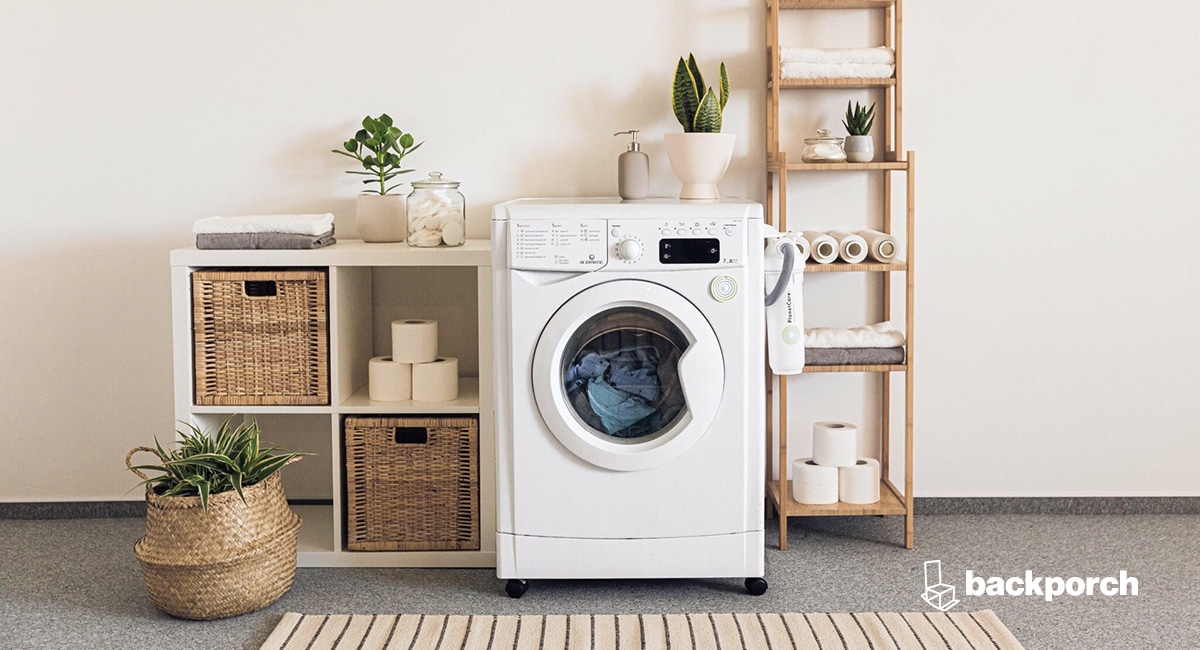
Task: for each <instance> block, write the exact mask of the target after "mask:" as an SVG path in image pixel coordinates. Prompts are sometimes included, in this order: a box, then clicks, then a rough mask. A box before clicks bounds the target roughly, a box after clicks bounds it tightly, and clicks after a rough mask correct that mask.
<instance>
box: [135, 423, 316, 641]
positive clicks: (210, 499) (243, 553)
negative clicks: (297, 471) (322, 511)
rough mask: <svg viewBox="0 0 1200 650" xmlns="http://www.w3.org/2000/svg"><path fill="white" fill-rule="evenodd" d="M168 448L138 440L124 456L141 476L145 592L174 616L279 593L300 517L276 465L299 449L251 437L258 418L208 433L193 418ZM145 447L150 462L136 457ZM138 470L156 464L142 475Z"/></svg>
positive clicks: (193, 615)
mask: <svg viewBox="0 0 1200 650" xmlns="http://www.w3.org/2000/svg"><path fill="white" fill-rule="evenodd" d="M188 426H189V429H188V430H186V431H180V432H178V433H179V440H178V443H177V446H176V448H175V449H171V450H169V451H168V450H167V449H164V448H163V446H162V445H160V444H159V443H158V440H157V439H156V440H155V441H154V447H137V448H135V449H134V450H132V451H130V452H129V455H128V456H126V457H125V464H126V465H127V466H128V467H129V469H130V471H132V472H133V473H135V474H137V475H138V477H139V478H141V479H142V482H141V485H145V486H146V535H145V536H144V537H142V539H140V540H138V542H137V544H136V545H135V546H134V554H135V555H137V558H138V562H139V563H140V564H141V565H142V575H143V578H144V580H145V584H146V590H147V591H148V592H149V593H150V598H151V600H153V601H154V604H156V605H158V606H159V607H160V608H161V609H162V610H163V611H165V612H167V613H168V614H171V615H172V616H177V617H179V618H187V619H196V620H211V619H215V618H225V617H228V616H237V615H239V614H245V613H247V612H252V611H256V610H259V609H262V608H263V607H266V606H267V605H270V604H271V603H273V602H275V601H276V600H279V598H280V597H281V596H282V595H283V594H284V593H285V592H286V591H287V590H288V589H289V588H290V587H291V586H292V580H293V579H294V577H295V574H296V538H297V534H298V532H299V529H300V523H301V522H300V517H298V516H297V515H296V514H295V513H294V512H292V510H291V509H290V508H289V507H288V504H287V498H286V497H285V496H284V493H283V487H282V486H281V484H280V482H279V470H280V469H282V468H283V466H284V465H287V464H288V463H291V462H293V461H295V460H297V459H298V458H299V457H300V456H307V455H308V454H302V453H275V452H276V451H278V450H277V449H276V448H274V447H263V446H261V445H260V443H259V429H258V424H257V423H255V422H251V423H249V424H242V425H240V426H237V427H230V424H229V421H228V420H226V421H225V422H224V423H223V424H221V426H220V427H219V428H218V429H217V430H216V431H214V432H212V433H204V432H202V431H200V429H198V428H196V427H195V426H193V425H188ZM138 452H147V453H150V454H153V455H154V456H156V457H157V461H158V462H157V464H153V465H134V464H133V462H132V458H133V455H134V454H136V453H138ZM145 472H151V473H156V474H157V475H155V476H149V475H147V474H146V473H145Z"/></svg>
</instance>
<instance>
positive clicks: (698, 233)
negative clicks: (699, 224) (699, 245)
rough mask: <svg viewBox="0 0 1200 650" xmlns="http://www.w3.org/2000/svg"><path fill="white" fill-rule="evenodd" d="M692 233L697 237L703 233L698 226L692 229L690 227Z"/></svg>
mask: <svg viewBox="0 0 1200 650" xmlns="http://www.w3.org/2000/svg"><path fill="white" fill-rule="evenodd" d="M692 234H693V235H696V236H697V237H699V236H700V235H703V234H704V231H703V230H700V229H699V228H693V229H692Z"/></svg>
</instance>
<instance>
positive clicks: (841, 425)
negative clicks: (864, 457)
mask: <svg viewBox="0 0 1200 650" xmlns="http://www.w3.org/2000/svg"><path fill="white" fill-rule="evenodd" d="M812 457H813V460H815V461H816V462H817V464H818V465H822V466H825V467H849V466H851V465H853V464H854V463H855V461H857V460H858V427H856V426H854V425H853V424H850V423H849V422H817V423H815V424H813V455H812Z"/></svg>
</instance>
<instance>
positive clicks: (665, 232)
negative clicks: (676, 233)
mask: <svg viewBox="0 0 1200 650" xmlns="http://www.w3.org/2000/svg"><path fill="white" fill-rule="evenodd" d="M662 234H663V237H670V236H671V229H670V228H663V229H662Z"/></svg>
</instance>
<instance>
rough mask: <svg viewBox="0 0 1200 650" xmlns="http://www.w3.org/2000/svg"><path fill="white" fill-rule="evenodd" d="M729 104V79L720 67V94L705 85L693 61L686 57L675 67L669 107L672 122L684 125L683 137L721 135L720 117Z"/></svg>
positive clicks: (689, 56)
mask: <svg viewBox="0 0 1200 650" xmlns="http://www.w3.org/2000/svg"><path fill="white" fill-rule="evenodd" d="M727 101H729V75H728V74H726V72H725V64H724V63H721V84H720V86H719V94H718V93H714V92H713V89H712V87H711V86H705V85H704V77H703V75H701V74H700V66H698V65H696V57H695V56H692V55H691V54H688V57H687V60H684V59H683V57H680V58H679V63H678V64H677V65H676V66H675V83H674V84H673V85H672V86H671V107H672V108H673V109H674V110H675V119H677V120H679V123H680V124H682V125H683V132H684V133H720V132H721V113H722V112H723V111H724V110H725V102H727Z"/></svg>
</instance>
